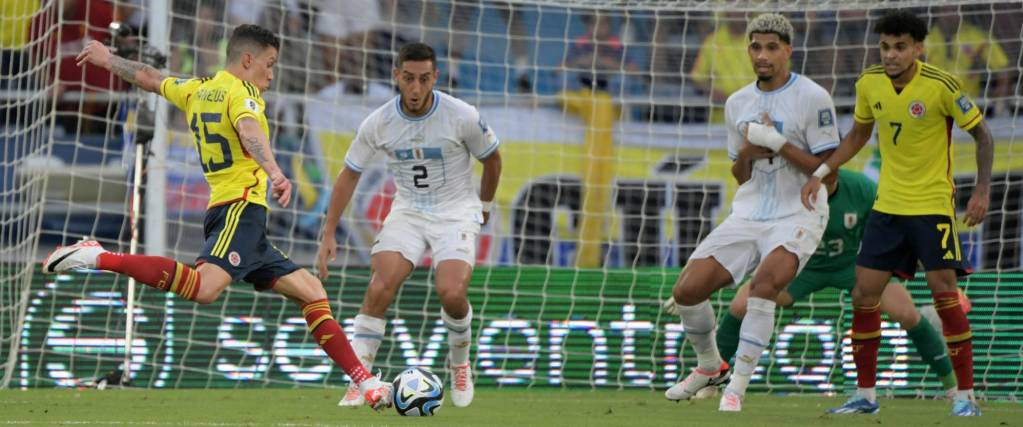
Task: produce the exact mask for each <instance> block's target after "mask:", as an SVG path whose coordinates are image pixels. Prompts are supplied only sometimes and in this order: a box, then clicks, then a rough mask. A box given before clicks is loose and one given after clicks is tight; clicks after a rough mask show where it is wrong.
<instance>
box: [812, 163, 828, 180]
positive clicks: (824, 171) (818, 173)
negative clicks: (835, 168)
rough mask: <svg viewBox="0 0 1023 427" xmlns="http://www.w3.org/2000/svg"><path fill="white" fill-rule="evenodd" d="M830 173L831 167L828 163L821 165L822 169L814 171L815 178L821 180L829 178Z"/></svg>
mask: <svg viewBox="0 0 1023 427" xmlns="http://www.w3.org/2000/svg"><path fill="white" fill-rule="evenodd" d="M830 173H831V167H830V166H828V164H827V163H821V165H820V167H818V168H817V170H815V171H813V176H815V177H817V178H820V179H824V177H826V176H828V174H830Z"/></svg>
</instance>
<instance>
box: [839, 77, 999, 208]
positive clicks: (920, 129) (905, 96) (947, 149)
mask: <svg viewBox="0 0 1023 427" xmlns="http://www.w3.org/2000/svg"><path fill="white" fill-rule="evenodd" d="M854 112H855V114H854V119H855V120H856V122H858V123H862V124H872V123H874V122H877V127H878V130H877V135H878V137H877V139H878V142H877V144H878V146H879V147H880V149H881V176H880V179H879V181H878V188H877V200H876V201H875V202H874V210H877V211H879V212H884V213H888V214H893V215H948V216H953V215H954V213H955V205H954V201H953V199H952V197H953V193H955V186H954V184H953V181H952V149H953V148H952V146H953V144H952V122H953V121H955V123H956V124H957V125H958V126H959V127H960V128H961V129H963V130H967V131H968V130H970V129H973V127H974V126H977V124H978V123H980V122H981V120H983V115H982V114H981V112H980V109H978V108H977V105H976V104H974V103H973V100H971V99H970V97H969V96H968V95H966V94H964V93H963V92H962V90H961V89H960V83H959V81H958V80H957V79H956V78H955V77H952V75H950V74H948V73H946V72H944V71H942V70H941V69H938V68H937V67H934V66H933V65H930V64H926V63H923V62H921V61H916V71H915V73H914V74H913V79H912V80H910V82H909V83H908V84H907V85H906V86H905V87H903V88H902V90H901V91H900V92H896V91H895V87H894V86H892V81H891V79H890V78H888V76H887V75H886V74H885V72H884V67H883V66H882V65H875V66H872V67H868V68H867V69H866V70H864V71H863V74H861V75H860V78H859V80H857V81H856V107H855V110H854Z"/></svg>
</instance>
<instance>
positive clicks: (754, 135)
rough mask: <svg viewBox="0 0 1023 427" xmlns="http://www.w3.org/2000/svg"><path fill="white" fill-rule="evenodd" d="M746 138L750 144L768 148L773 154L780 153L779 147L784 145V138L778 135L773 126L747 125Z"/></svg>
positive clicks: (754, 123)
mask: <svg viewBox="0 0 1023 427" xmlns="http://www.w3.org/2000/svg"><path fill="white" fill-rule="evenodd" d="M746 138H747V139H749V142H750V144H753V145H758V146H761V147H764V148H770V149H771V151H774V152H775V153H777V152H778V151H781V147H782V146H783V145H785V137H784V136H783V135H782V134H780V133H778V131H777V130H775V129H774V127H773V126H765V125H762V124H760V123H756V122H753V123H750V124H749V128H748V132H747V134H746Z"/></svg>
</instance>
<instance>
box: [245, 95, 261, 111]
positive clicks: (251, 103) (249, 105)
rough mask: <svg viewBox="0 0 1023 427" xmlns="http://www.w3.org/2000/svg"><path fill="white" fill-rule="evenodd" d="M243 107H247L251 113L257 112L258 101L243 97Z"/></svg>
mask: <svg viewBox="0 0 1023 427" xmlns="http://www.w3.org/2000/svg"><path fill="white" fill-rule="evenodd" d="M245 108H248V109H249V110H251V111H252V112H253V113H256V114H259V103H258V102H256V100H255V99H252V98H245Z"/></svg>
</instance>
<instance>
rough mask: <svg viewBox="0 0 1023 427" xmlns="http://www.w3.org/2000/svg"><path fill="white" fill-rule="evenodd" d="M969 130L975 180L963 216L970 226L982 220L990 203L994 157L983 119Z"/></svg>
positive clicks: (989, 131) (992, 139)
mask: <svg viewBox="0 0 1023 427" xmlns="http://www.w3.org/2000/svg"><path fill="white" fill-rule="evenodd" d="M969 132H970V135H971V136H973V140H974V141H976V143H977V181H976V182H975V184H974V187H973V194H971V195H970V201H969V202H967V204H966V218H965V221H966V225H968V226H971V227H972V226H974V225H977V224H980V223H981V222H982V221H984V215H987V210H988V205H989V204H990V203H991V201H990V198H991V165H992V163H994V159H995V142H994V138H993V137H992V136H991V129H990V128H988V126H987V121H986V120H984V119H981V120H980V123H977V125H976V126H974V127H973V128H971V129H970V130H969Z"/></svg>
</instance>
